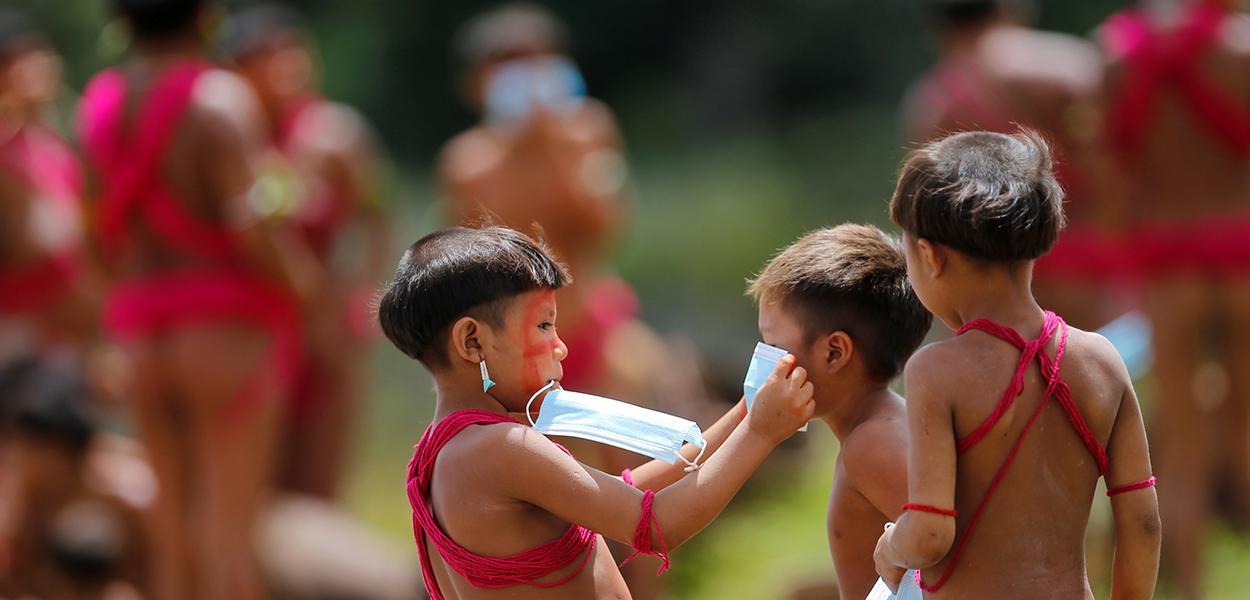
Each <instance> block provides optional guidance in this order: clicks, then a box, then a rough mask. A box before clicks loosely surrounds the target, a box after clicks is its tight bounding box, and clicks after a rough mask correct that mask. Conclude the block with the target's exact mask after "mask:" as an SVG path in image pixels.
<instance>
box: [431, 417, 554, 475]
mask: <svg viewBox="0 0 1250 600" xmlns="http://www.w3.org/2000/svg"><path fill="white" fill-rule="evenodd" d="M562 457H567V455H566V454H564V452H563V451H561V450H560V447H559V446H557V445H556V444H555V442H552V441H551V440H549V439H547V437H546V436H544V435H543V434H541V433H538V432H537V431H535V430H534V429H533V428H531V427H529V426H527V425H523V424H521V423H493V424H490V425H477V426H473V427H466V428H465V429H464V430H463V431H461V432H460V433H459V434H457V435H456V436H455V437H454V438H452V440H451V441H450V442H448V443H447V446H446V447H444V448H443V451H442V452H440V457H439V458H440V459H446V460H450V461H456V462H460V461H466V462H471V463H472V464H474V465H475V467H474V468H475V469H480V470H481V472H482V474H483V475H486V476H488V477H491V478H499V477H505V476H508V475H509V474H512V473H516V472H518V470H523V469H532V468H535V467H541V466H542V465H544V464H550V463H551V462H552V461H553V460H554V461H558V460H561V459H562Z"/></svg>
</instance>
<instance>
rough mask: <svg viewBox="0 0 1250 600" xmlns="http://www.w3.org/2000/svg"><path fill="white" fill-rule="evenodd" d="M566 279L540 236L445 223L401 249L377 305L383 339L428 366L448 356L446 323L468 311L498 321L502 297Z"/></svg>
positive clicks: (437, 364)
mask: <svg viewBox="0 0 1250 600" xmlns="http://www.w3.org/2000/svg"><path fill="white" fill-rule="evenodd" d="M570 281H572V279H571V277H570V276H569V273H568V271H567V270H565V268H564V266H563V265H561V264H560V263H559V262H558V261H556V259H554V258H552V256H551V253H550V251H549V250H548V249H547V247H546V246H545V245H544V244H543V243H542V242H538V241H535V240H533V239H531V238H530V237H528V236H526V235H525V234H523V233H520V232H518V231H515V230H512V229H508V228H505V227H486V228H482V229H468V228H464V227H451V228H447V229H443V230H440V231H436V232H434V233H431V234H430V235H427V236H425V237H423V238H421V239H420V240H417V242H416V243H414V244H413V245H412V246H410V247H409V248H408V251H407V252H405V253H404V256H403V258H401V259H400V261H399V266H398V267H397V268H396V269H395V278H394V279H393V280H391V282H390V284H389V285H388V286H387V288H386V291H385V293H383V295H382V300H381V302H380V303H379V305H378V321H379V323H381V326H382V332H383V333H385V334H386V337H387V339H389V340H390V341H391V343H392V344H395V347H396V348H399V349H400V350H401V351H402V352H403V353H404V354H407V355H408V356H411V357H412V358H415V359H417V360H419V361H421V362H422V363H423V364H424V365H425V366H427V367H429V368H431V369H433V368H435V367H440V366H444V365H446V364H448V361H449V358H448V357H447V356H446V355H445V353H444V348H443V346H444V345H445V343H446V339H447V335H448V333H449V329H450V327H451V325H452V324H453V323H455V322H456V320H457V319H460V318H461V317H463V316H467V315H470V314H471V315H472V316H474V317H477V318H481V319H482V320H484V321H486V322H487V323H489V324H490V325H492V326H495V327H498V326H502V324H503V315H504V308H505V304H504V301H506V300H509V299H511V298H512V297H514V296H516V295H518V294H523V293H525V292H529V291H532V290H538V289H558V288H561V287H564V286H565V285H566V284H568V283H569V282H570Z"/></svg>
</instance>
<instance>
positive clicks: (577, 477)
mask: <svg viewBox="0 0 1250 600" xmlns="http://www.w3.org/2000/svg"><path fill="white" fill-rule="evenodd" d="M568 279H569V277H568V273H567V272H566V271H565V269H564V267H563V266H562V265H560V264H559V263H558V262H556V261H555V260H554V259H553V258H551V256H550V254H549V253H548V252H547V250H546V249H545V248H544V247H543V246H541V245H540V244H538V243H535V242H534V241H533V240H531V239H530V238H528V237H526V236H525V235H524V234H521V233H518V232H516V231H513V230H510V229H505V228H498V227H492V228H485V229H464V228H459V227H456V228H450V229H444V230H441V231H437V232H435V233H432V234H430V235H428V236H426V237H424V238H422V239H421V240H418V241H417V242H416V243H415V244H413V245H412V246H411V247H410V248H409V249H408V251H407V252H406V253H405V254H404V257H403V258H402V259H401V260H400V263H399V266H398V268H397V269H396V273H395V277H394V279H393V280H392V282H391V283H390V285H389V286H388V289H387V291H386V293H385V295H384V296H383V298H382V300H381V303H380V306H379V314H378V316H379V321H380V322H381V325H382V331H383V332H384V333H385V334H386V336H387V338H388V339H390V341H391V342H392V343H393V344H394V345H395V346H396V347H397V348H399V349H400V350H401V351H403V352H404V353H405V354H407V355H409V356H411V357H412V358H415V359H417V360H418V361H420V362H421V363H422V364H424V365H425V366H426V367H427V368H428V369H430V371H431V373H432V374H433V376H434V382H435V390H436V393H437V405H436V408H435V414H434V423H433V424H432V425H431V426H430V428H429V429H428V430H427V431H426V433H425V435H423V436H422V438H421V441H420V442H419V443H418V444H417V448H416V453H415V455H414V457H413V460H412V462H411V463H410V464H409V469H408V486H407V487H408V498H409V501H410V503H411V504H412V507H413V529H414V534H415V537H416V542H417V548H418V551H419V553H420V557H421V566H422V574H423V576H424V579H425V584H426V588H427V590H428V591H429V593H430V596H431V597H432V598H434V599H435V600H439V599H442V598H494V597H499V594H500V593H505V594H506V595H507V597H509V598H523V599H524V598H534V599H538V598H542V599H548V598H557V599H559V598H569V599H583V598H627V597H629V590H628V589H627V588H626V587H625V582H624V580H623V579H622V578H621V573H620V570H619V568H618V567H617V565H616V564H615V561H613V559H612V555H611V554H610V553H609V552H608V551H607V546H606V545H605V543H604V541H603V539H601V537H600V534H602V535H604V536H607V537H610V538H612V539H616V540H618V541H621V542H624V543H629V544H631V545H632V547H633V548H634V549H635V550H636V551H637V552H640V553H645V554H657V555H659V556H660V557H661V559H662V560H664V561H665V564H666V565H667V550H668V549H669V548H675V547H677V546H679V545H681V544H682V543H684V542H685V541H686V540H688V539H690V538H691V537H692V536H693V535H694V534H695V533H697V532H698V531H699V530H701V529H702V528H703V527H705V526H707V525H708V523H710V522H711V521H712V519H714V518H715V517H716V516H717V515H718V514H719V513H720V511H721V510H722V509H724V507H725V505H726V504H728V503H729V501H730V500H731V499H732V498H733V496H734V494H736V493H737V491H738V489H739V488H740V487H741V486H742V484H743V483H745V482H746V480H747V478H748V477H750V475H751V473H752V472H753V471H754V470H755V469H756V468H757V467H758V466H759V464H760V463H761V462H762V461H763V460H764V458H765V457H766V456H767V455H768V453H769V452H771V451H772V449H773V448H774V447H775V446H776V445H777V444H779V443H781V441H783V440H785V439H786V438H788V437H789V436H790V435H792V434H793V433H794V432H795V430H797V429H798V428H799V427H800V426H801V425H802V424H803V423H805V422H807V420H808V419H809V418H811V416H812V411H813V404H812V401H811V398H812V385H811V384H810V383H808V382H807V380H806V379H807V378H806V372H805V371H804V369H802V368H801V367H795V364H794V359H793V357H790V356H787V357H784V358H783V359H782V360H781V361H780V362H779V363H778V366H777V368H776V369H775V370H774V372H773V375H772V376H770V378H769V381H768V382H766V383H765V384H764V386H763V387H762V389H761V390H760V392H759V394H758V396H757V397H756V400H755V404H754V406H753V408H752V410H750V411H749V412H748V413H747V414H746V415H745V416H744V417H742V419H741V423H738V422H737V420H738V419H737V415H738V414H740V412H741V409H740V408H734V409H732V410H731V411H730V415H727V417H726V418H725V419H722V422H721V423H720V424H718V425H717V426H715V427H713V428H712V429H713V430H717V429H720V431H719V432H716V431H712V430H709V432H708V435H707V436H706V437H707V438H708V442H709V449H711V447H712V446H715V445H718V442H719V440H723V444H719V449H718V450H717V451H716V452H715V454H713V455H712V456H711V457H710V458H708V459H707V460H706V461H705V462H704V463H703V464H702V468H701V469H699V470H697V471H694V472H693V473H690V474H683V473H680V472H681V471H682V469H680V468H679V467H675V466H673V465H669V464H665V463H659V462H658V461H652V462H651V463H647V464H645V465H642V466H641V467H639V468H637V469H634V470H633V471H632V478H630V481H631V482H632V485H631V484H627V483H626V482H625V481H623V480H622V479H621V478H618V477H615V476H612V475H608V474H606V473H603V472H601V471H598V470H595V469H592V468H589V467H586V466H584V465H582V464H580V463H578V462H577V461H576V460H575V459H574V458H573V457H572V456H570V455H568V454H567V453H566V452H565V451H563V448H561V447H559V446H558V445H556V444H555V443H553V442H552V441H550V440H548V439H547V438H546V437H544V436H543V435H541V434H539V433H538V432H537V431H535V430H534V429H532V428H530V427H529V426H528V425H525V424H522V422H521V421H519V420H517V419H514V418H512V417H510V416H509V414H515V413H523V412H525V411H526V410H527V409H526V405H527V401H529V400H530V399H531V397H537V396H538V394H537V393H536V392H541V391H542V390H544V389H546V388H547V386H548V385H549V382H551V381H558V380H559V379H560V378H561V376H562V375H563V371H562V369H561V366H560V362H561V361H562V360H564V358H565V357H566V356H567V355H568V349H567V348H566V347H565V345H564V343H563V342H562V341H560V338H559V336H558V335H557V334H556V328H555V322H556V301H555V290H557V289H559V288H560V287H561V286H563V285H564V284H565V283H567V282H568ZM487 362H489V365H487V364H486V363H487ZM537 410H538V412H539V413H541V411H542V407H541V404H540V405H538V407H537ZM726 422H729V423H730V426H729V427H722V425H723V424H724V423H726ZM729 430H732V431H731V432H729ZM686 449H687V450H690V449H691V447H689V446H687V448H686ZM674 471H677V472H678V475H684V476H681V477H678V475H675V474H674ZM674 479H678V480H677V481H676V483H673V484H672V485H667V484H669V483H670V482H672V481H673V480H674ZM655 489H658V490H660V491H658V492H655V491H653V490H655ZM503 588H507V591H506V592H502V591H496V592H492V590H502V589H503Z"/></svg>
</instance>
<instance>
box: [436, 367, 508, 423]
mask: <svg viewBox="0 0 1250 600" xmlns="http://www.w3.org/2000/svg"><path fill="white" fill-rule="evenodd" d="M466 379H472V380H471V381H466ZM434 393H435V394H436V396H437V401H436V402H435V405H434V420H435V421H441V420H443V419H444V418H445V417H446V416H447V415H450V414H451V413H453V412H456V411H458V410H466V409H478V410H488V411H490V412H495V413H499V414H501V415H506V414H508V410H507V409H506V408H504V405H503V404H502V403H500V402H499V401H498V400H496V399H495V398H493V397H492V396H491V395H490V394H488V393H486V392H483V391H482V382H481V380H479V379H476V378H465V377H454V376H447V377H443V376H437V375H436V376H435V377H434Z"/></svg>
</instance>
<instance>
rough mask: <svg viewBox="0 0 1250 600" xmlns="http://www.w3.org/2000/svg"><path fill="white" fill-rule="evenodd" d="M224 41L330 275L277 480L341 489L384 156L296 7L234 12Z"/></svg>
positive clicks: (381, 252) (357, 396)
mask: <svg viewBox="0 0 1250 600" xmlns="http://www.w3.org/2000/svg"><path fill="white" fill-rule="evenodd" d="M225 49H226V51H227V53H228V54H229V56H230V58H231V59H232V61H233V63H234V64H235V66H236V69H237V71H238V73H239V74H240V75H242V76H243V78H244V79H246V80H247V81H248V82H249V83H250V84H251V85H252V87H253V89H255V90H256V92H257V95H258V97H259V98H260V103H261V107H262V108H263V109H264V111H265V115H266V116H267V117H268V120H269V124H270V131H271V136H272V143H273V145H274V148H275V149H277V150H278V151H279V152H281V153H282V155H283V156H284V157H285V158H286V160H287V161H289V164H290V167H292V168H293V169H294V171H295V172H294V177H295V181H294V184H295V185H296V186H298V187H299V188H300V190H299V193H298V196H299V202H300V204H299V206H298V207H297V208H296V209H294V211H293V217H294V220H295V222H296V224H297V226H298V228H299V230H300V232H301V233H302V234H303V236H304V238H305V240H306V241H307V243H308V246H309V247H310V248H311V249H312V251H313V253H314V254H315V255H316V258H317V260H318V261H320V263H321V267H322V269H323V270H324V272H325V274H326V276H325V278H324V279H323V280H322V282H321V283H322V285H321V289H320V290H318V291H317V292H316V295H317V298H318V301H317V302H316V303H315V304H313V305H312V306H311V307H310V309H311V310H312V311H313V312H310V313H309V314H308V315H307V318H306V321H305V324H306V328H305V343H306V345H307V348H308V349H307V352H306V355H305V358H306V362H305V364H304V365H303V366H304V374H303V375H302V376H301V378H300V385H299V389H298V390H297V396H296V398H295V404H294V406H293V410H292V412H291V419H290V422H289V424H288V428H287V431H286V434H285V437H286V440H287V443H286V445H285V453H284V455H285V460H283V462H282V466H281V467H280V468H279V478H280V480H281V482H282V484H283V487H285V488H287V489H290V490H292V491H296V492H302V493H307V494H313V495H316V496H320V497H323V498H327V499H334V498H337V496H338V494H339V492H340V491H341V488H342V483H343V481H342V480H343V476H344V473H345V469H346V467H347V462H348V458H349V457H348V450H349V449H350V448H351V446H352V441H353V439H354V438H353V437H352V435H351V433H352V431H353V429H354V427H355V425H356V423H357V416H358V413H359V411H360V407H361V402H362V400H363V393H362V390H361V389H360V388H361V385H360V384H361V381H360V368H361V365H362V364H363V363H364V360H365V359H366V358H367V357H368V356H369V353H368V352H367V348H368V346H367V344H366V342H367V341H368V340H369V336H370V335H371V334H372V332H373V331H375V330H374V329H373V327H372V325H373V322H374V320H373V318H372V317H371V315H370V312H371V310H372V302H373V300H374V297H375V295H376V289H377V287H378V285H379V284H380V282H381V281H382V279H383V278H384V276H385V274H384V272H383V271H384V269H385V268H386V260H387V259H386V258H385V257H386V256H387V254H388V252H389V249H388V245H389V243H390V235H389V231H388V229H387V227H386V224H385V221H384V216H383V214H382V211H381V206H380V205H379V200H380V197H379V193H380V189H379V188H380V186H381V183H380V179H381V178H382V177H383V175H384V173H383V172H382V171H383V169H382V164H381V160H382V159H381V157H380V156H379V155H378V153H377V151H376V148H375V144H374V141H373V135H372V133H371V132H370V131H369V128H368V125H367V124H366V123H365V121H364V119H363V118H362V117H361V116H360V114H359V113H357V112H356V111H355V110H353V109H352V108H350V107H348V106H345V105H342V104H338V103H335V102H331V101H329V100H326V99H325V98H323V97H322V96H321V95H320V93H319V92H318V91H317V88H316V85H317V77H316V75H317V73H316V69H317V65H316V60H315V53H314V51H313V47H312V37H311V34H310V33H309V31H308V29H307V27H306V26H305V24H304V22H303V20H302V18H301V17H300V16H299V15H298V14H297V13H295V12H294V11H293V10H292V9H290V8H287V7H285V6H282V5H278V4H261V5H256V6H252V7H249V8H247V9H245V10H243V11H241V12H239V13H238V14H236V15H234V16H233V17H231V26H230V29H229V33H228V34H227V36H226V42H225ZM352 231H356V232H357V233H359V234H360V235H357V236H355V241H356V242H357V244H356V245H355V246H356V247H348V246H347V244H345V242H346V241H347V240H348V235H347V234H348V233H351V232H352ZM360 246H363V249H362V248H360Z"/></svg>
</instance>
